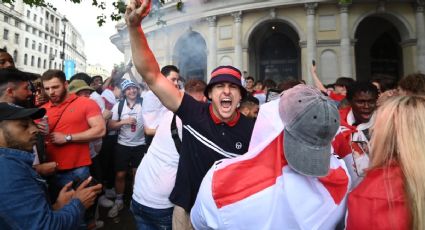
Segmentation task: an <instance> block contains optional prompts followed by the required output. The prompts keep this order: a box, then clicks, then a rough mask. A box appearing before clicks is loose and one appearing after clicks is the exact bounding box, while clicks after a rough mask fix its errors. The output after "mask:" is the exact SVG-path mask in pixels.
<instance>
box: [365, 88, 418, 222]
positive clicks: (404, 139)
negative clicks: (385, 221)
mask: <svg viewBox="0 0 425 230" xmlns="http://www.w3.org/2000/svg"><path fill="white" fill-rule="evenodd" d="M371 153H373V154H371V164H370V168H378V167H386V166H389V165H391V164H392V163H394V162H396V163H397V164H398V165H399V166H400V168H401V170H402V172H403V174H404V191H405V194H406V198H407V203H408V204H409V210H410V214H411V217H412V222H411V226H409V227H411V228H412V229H425V172H424V166H425V97H424V96H398V97H394V98H390V99H388V100H387V101H386V102H385V103H384V104H383V105H382V106H381V107H380V108H379V109H378V111H377V116H376V122H375V125H374V128H373V133H372V139H371ZM388 186H389V187H390V189H389V190H390V194H391V184H390V183H389V184H388ZM390 194H389V196H390V197H391V195H390ZM390 207H391V204H390Z"/></svg>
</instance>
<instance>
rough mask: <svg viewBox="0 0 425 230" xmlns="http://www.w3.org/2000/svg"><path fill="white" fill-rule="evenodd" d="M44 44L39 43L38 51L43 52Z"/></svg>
mask: <svg viewBox="0 0 425 230" xmlns="http://www.w3.org/2000/svg"><path fill="white" fill-rule="evenodd" d="M42 47H43V45H41V43H38V52H41V49H42Z"/></svg>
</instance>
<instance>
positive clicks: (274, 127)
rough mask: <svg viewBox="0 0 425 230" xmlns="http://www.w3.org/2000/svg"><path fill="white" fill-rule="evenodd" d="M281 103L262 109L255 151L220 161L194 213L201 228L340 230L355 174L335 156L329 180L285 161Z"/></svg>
mask: <svg viewBox="0 0 425 230" xmlns="http://www.w3.org/2000/svg"><path fill="white" fill-rule="evenodd" d="M278 107H279V100H276V101H272V102H270V103H266V104H264V105H263V106H262V107H261V109H260V114H259V116H258V118H257V122H256V124H255V128H254V131H253V135H252V138H251V143H250V148H249V151H248V152H247V153H246V154H245V155H242V156H240V157H238V158H234V159H226V160H222V161H220V162H217V163H216V164H215V165H214V166H213V168H212V169H211V170H210V171H209V172H208V174H207V175H206V177H205V178H204V181H203V182H202V185H201V188H200V190H199V193H198V197H197V200H196V202H195V206H194V207H193V209H192V212H191V218H192V222H193V225H194V227H195V228H197V229H334V228H335V226H336V225H337V224H338V222H339V221H341V220H342V219H343V217H344V214H345V205H346V196H347V191H348V190H349V184H350V183H349V182H350V179H349V176H348V173H347V169H346V167H345V164H344V162H343V161H342V160H338V159H337V158H336V157H334V156H332V157H331V161H330V170H329V173H328V174H327V176H325V177H308V176H304V175H301V174H299V173H297V172H296V171H294V170H292V169H291V168H290V167H289V166H288V163H287V161H286V159H285V154H284V146H283V140H284V138H285V137H284V135H283V132H282V131H283V128H284V124H283V123H282V121H281V119H280V117H279V109H278Z"/></svg>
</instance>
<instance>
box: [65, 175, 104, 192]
mask: <svg viewBox="0 0 425 230" xmlns="http://www.w3.org/2000/svg"><path fill="white" fill-rule="evenodd" d="M89 178H90V177H89ZM89 178H86V179H84V180H81V179H80V178H77V179H75V180H73V181H72V189H74V190H75V191H77V189H78V187H80V185H81V184H82V183H83V182H84V181H86V180H88V179H89ZM97 184H99V182H98V181H97V180H96V179H94V178H93V177H91V179H90V181H89V182H88V184H87V185H86V186H85V188H87V187H92V186H95V185H97Z"/></svg>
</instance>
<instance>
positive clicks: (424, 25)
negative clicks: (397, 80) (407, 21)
mask: <svg viewBox="0 0 425 230" xmlns="http://www.w3.org/2000/svg"><path fill="white" fill-rule="evenodd" d="M424 7H425V1H421V0H418V1H416V39H417V42H416V69H417V71H420V72H422V73H425V22H424Z"/></svg>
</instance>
